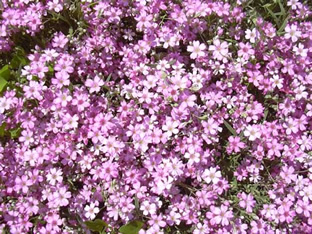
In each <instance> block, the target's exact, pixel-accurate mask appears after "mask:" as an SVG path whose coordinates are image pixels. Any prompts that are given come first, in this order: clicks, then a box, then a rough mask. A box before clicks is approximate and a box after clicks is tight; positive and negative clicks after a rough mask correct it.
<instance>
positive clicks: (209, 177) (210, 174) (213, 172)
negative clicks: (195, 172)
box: [202, 167, 221, 184]
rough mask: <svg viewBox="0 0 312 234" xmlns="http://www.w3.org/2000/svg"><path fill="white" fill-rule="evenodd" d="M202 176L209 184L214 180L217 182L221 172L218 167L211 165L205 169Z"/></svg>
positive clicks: (214, 182)
mask: <svg viewBox="0 0 312 234" xmlns="http://www.w3.org/2000/svg"><path fill="white" fill-rule="evenodd" d="M202 178H203V179H204V181H205V182H206V183H207V184H209V183H210V182H212V183H213V184H217V183H218V182H219V180H220V179H221V172H220V171H217V169H216V168H214V167H211V168H209V169H206V170H205V171H204V173H203V175H202Z"/></svg>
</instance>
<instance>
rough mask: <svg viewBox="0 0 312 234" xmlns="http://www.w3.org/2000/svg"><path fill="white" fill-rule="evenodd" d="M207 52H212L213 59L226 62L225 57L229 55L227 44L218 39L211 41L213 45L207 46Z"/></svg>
mask: <svg viewBox="0 0 312 234" xmlns="http://www.w3.org/2000/svg"><path fill="white" fill-rule="evenodd" d="M209 50H210V51H212V52H213V57H214V58H215V59H218V60H223V61H224V62H225V61H227V59H226V57H227V56H228V53H229V46H228V43H227V42H225V41H223V42H221V41H220V40H219V39H215V40H214V41H213V45H211V46H209Z"/></svg>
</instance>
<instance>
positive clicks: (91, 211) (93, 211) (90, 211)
mask: <svg viewBox="0 0 312 234" xmlns="http://www.w3.org/2000/svg"><path fill="white" fill-rule="evenodd" d="M84 210H85V211H86V213H85V216H86V217H87V218H88V219H91V220H92V219H94V218H95V216H96V215H97V213H99V211H100V209H99V208H98V207H96V206H95V204H94V203H91V204H90V206H88V205H87V206H86V207H85V208H84Z"/></svg>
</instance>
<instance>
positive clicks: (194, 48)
mask: <svg viewBox="0 0 312 234" xmlns="http://www.w3.org/2000/svg"><path fill="white" fill-rule="evenodd" d="M205 49H206V46H205V44H204V43H202V44H199V41H194V42H193V44H192V45H189V46H188V47H187V51H188V52H191V56H190V57H191V59H196V58H197V57H202V56H204V55H205V52H204V51H203V50H205Z"/></svg>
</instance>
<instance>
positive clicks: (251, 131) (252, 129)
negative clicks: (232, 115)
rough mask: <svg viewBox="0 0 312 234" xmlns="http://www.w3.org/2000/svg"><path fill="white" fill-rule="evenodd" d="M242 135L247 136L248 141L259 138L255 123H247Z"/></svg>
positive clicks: (259, 134)
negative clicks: (252, 124)
mask: <svg viewBox="0 0 312 234" xmlns="http://www.w3.org/2000/svg"><path fill="white" fill-rule="evenodd" d="M244 136H245V137H248V139H249V140H250V141H255V140H256V139H258V138H260V136H261V133H260V131H259V129H258V128H257V127H256V126H255V125H254V126H251V125H248V126H247V128H246V130H245V131H244Z"/></svg>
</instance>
